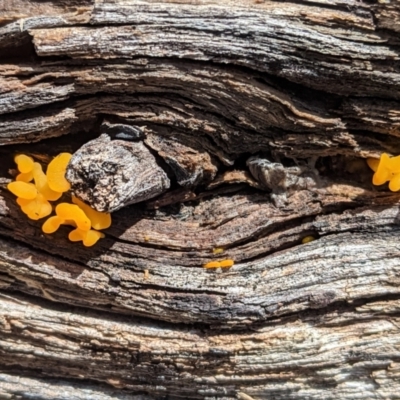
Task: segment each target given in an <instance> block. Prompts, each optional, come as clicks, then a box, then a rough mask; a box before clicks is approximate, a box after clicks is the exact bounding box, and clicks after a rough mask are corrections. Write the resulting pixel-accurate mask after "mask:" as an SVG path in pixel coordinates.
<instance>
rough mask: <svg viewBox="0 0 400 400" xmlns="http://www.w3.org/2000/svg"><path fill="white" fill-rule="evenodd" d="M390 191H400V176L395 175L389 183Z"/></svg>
mask: <svg viewBox="0 0 400 400" xmlns="http://www.w3.org/2000/svg"><path fill="white" fill-rule="evenodd" d="M389 189H390V190H391V191H392V192H397V191H399V190H400V174H395V175H393V176H392V178H391V179H390V181H389Z"/></svg>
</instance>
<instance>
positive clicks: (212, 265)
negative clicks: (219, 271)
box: [203, 261, 221, 268]
mask: <svg viewBox="0 0 400 400" xmlns="http://www.w3.org/2000/svg"><path fill="white" fill-rule="evenodd" d="M220 266H221V264H220V262H219V261H210V262H208V263H207V264H204V265H203V267H204V268H219V267H220Z"/></svg>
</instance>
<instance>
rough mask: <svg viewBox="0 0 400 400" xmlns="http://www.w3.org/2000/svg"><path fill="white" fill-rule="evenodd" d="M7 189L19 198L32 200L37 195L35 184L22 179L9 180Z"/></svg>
mask: <svg viewBox="0 0 400 400" xmlns="http://www.w3.org/2000/svg"><path fill="white" fill-rule="evenodd" d="M7 189H8V190H9V191H10V192H11V193H12V194H15V195H16V196H17V197H19V198H21V199H27V200H33V199H34V198H36V196H37V195H38V191H37V189H36V187H35V185H32V183H27V182H22V181H14V182H10V183H9V184H8V185H7Z"/></svg>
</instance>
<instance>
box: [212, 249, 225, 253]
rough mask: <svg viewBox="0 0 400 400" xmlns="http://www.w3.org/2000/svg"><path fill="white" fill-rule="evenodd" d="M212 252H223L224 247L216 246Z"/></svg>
mask: <svg viewBox="0 0 400 400" xmlns="http://www.w3.org/2000/svg"><path fill="white" fill-rule="evenodd" d="M212 252H213V254H221V253H223V252H224V249H223V248H222V247H216V248H215V249H213V251H212Z"/></svg>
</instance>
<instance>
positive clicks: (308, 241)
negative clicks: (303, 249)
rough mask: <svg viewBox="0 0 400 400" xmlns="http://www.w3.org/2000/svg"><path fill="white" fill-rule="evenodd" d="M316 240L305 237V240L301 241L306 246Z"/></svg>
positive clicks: (312, 237)
mask: <svg viewBox="0 0 400 400" xmlns="http://www.w3.org/2000/svg"><path fill="white" fill-rule="evenodd" d="M314 240H315V237H314V236H311V235H310V236H306V237H304V238H303V239H302V240H301V243H303V244H306V243H310V242H312V241H314Z"/></svg>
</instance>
